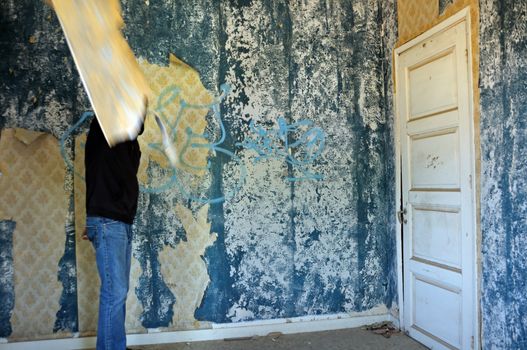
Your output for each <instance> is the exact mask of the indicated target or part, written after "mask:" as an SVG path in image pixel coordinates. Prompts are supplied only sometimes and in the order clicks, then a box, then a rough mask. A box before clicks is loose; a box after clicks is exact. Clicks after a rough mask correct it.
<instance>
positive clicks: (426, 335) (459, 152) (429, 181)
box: [396, 20, 475, 349]
mask: <svg viewBox="0 0 527 350" xmlns="http://www.w3.org/2000/svg"><path fill="white" fill-rule="evenodd" d="M421 38H422V40H418V41H417V42H413V43H412V45H411V46H410V47H407V48H406V49H404V50H400V51H399V50H398V51H396V53H397V61H396V74H397V76H396V84H397V85H396V105H397V115H398V124H399V140H400V141H399V142H400V156H401V181H402V186H401V196H402V206H403V209H404V210H405V213H404V214H405V215H404V220H402V221H404V223H403V225H402V244H403V247H402V248H403V266H404V268H403V275H404V301H403V304H404V310H403V311H404V313H403V315H404V321H403V323H404V329H405V330H406V331H407V332H408V334H409V335H410V336H411V337H412V338H415V339H416V340H418V341H419V342H421V343H423V344H424V345H426V346H428V347H430V348H431V349H471V348H472V347H473V346H474V344H473V341H474V340H473V335H474V329H475V327H474V322H475V320H474V318H475V317H474V310H475V303H474V267H475V265H474V254H475V243H474V236H475V234H474V222H475V219H474V215H475V214H474V209H473V198H474V193H473V185H472V182H473V168H474V166H473V164H474V161H473V148H474V146H473V137H472V108H471V100H470V98H471V94H470V91H469V89H470V88H471V85H470V78H469V63H468V62H469V60H468V56H469V55H468V51H467V50H468V49H469V48H468V47H467V23H466V21H465V20H461V21H458V22H457V23H453V24H452V25H450V26H449V27H447V28H444V29H443V30H441V31H437V30H436V33H435V34H433V35H431V36H428V37H427V36H426V35H423V36H421ZM418 39H419V38H418Z"/></svg>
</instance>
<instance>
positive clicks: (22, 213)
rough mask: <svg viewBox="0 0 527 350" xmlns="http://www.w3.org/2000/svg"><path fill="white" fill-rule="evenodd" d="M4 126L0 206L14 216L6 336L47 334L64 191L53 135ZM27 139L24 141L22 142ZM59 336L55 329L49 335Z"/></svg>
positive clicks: (55, 292)
mask: <svg viewBox="0 0 527 350" xmlns="http://www.w3.org/2000/svg"><path fill="white" fill-rule="evenodd" d="M29 134H31V135H29V136H28V132H26V131H22V130H16V129H4V130H2V134H1V137H0V150H1V152H0V163H1V164H4V167H5V169H4V172H3V175H2V177H0V193H2V196H1V197H0V211H1V212H2V213H3V215H4V216H5V217H4V218H0V219H11V220H14V221H16V222H17V226H16V230H15V232H14V235H13V262H14V289H15V307H14V310H13V316H12V318H11V323H12V327H13V333H12V334H11V336H10V338H11V339H22V338H28V337H29V338H34V337H38V336H49V335H50V334H53V325H54V323H55V317H56V313H57V311H58V310H59V300H60V296H61V291H62V285H61V284H60V283H59V281H58V279H57V274H58V266H59V260H60V259H61V257H62V254H63V251H64V246H65V233H64V228H65V220H66V217H67V214H68V195H67V193H66V192H65V191H64V177H65V167H64V162H63V160H62V157H61V155H60V152H59V147H58V142H57V139H55V138H54V137H53V136H51V135H48V134H41V133H34V132H33V133H29ZM26 142H27V143H26ZM55 336H59V335H55Z"/></svg>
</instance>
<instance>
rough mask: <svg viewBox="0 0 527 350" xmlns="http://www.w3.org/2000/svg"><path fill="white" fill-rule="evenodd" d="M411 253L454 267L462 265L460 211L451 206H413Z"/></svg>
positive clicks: (458, 267)
mask: <svg viewBox="0 0 527 350" xmlns="http://www.w3.org/2000/svg"><path fill="white" fill-rule="evenodd" d="M412 225H413V231H414V232H415V231H416V229H419V228H420V227H428V230H425V231H423V232H422V234H420V235H414V236H413V237H412V238H413V242H412V248H413V252H412V256H414V257H417V258H420V259H423V260H428V261H430V262H436V263H438V264H443V265H446V266H449V267H452V268H457V269H460V268H461V234H460V229H461V223H460V215H459V211H455V210H452V209H450V208H429V207H414V210H413V220H412Z"/></svg>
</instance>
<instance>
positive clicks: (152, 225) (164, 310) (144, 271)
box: [133, 164, 184, 328]
mask: <svg viewBox="0 0 527 350" xmlns="http://www.w3.org/2000/svg"><path fill="white" fill-rule="evenodd" d="M150 167H154V165H153V164H150ZM171 205H172V203H170V202H169V201H167V200H166V198H164V196H163V195H160V194H143V193H142V194H141V195H140V199H139V209H138V213H139V214H138V215H137V217H136V221H135V224H134V228H133V230H134V242H135V244H136V245H137V246H136V247H135V246H134V250H133V256H134V257H135V258H136V259H137V260H138V261H139V264H140V266H141V276H140V277H139V281H138V283H137V287H136V288H135V293H136V295H137V298H138V299H139V301H140V302H141V305H142V307H143V312H142V313H141V316H140V320H141V324H142V325H143V327H145V328H158V327H168V326H169V325H170V324H171V322H172V318H173V316H174V311H173V306H174V303H175V302H176V297H175V296H174V294H173V293H172V292H171V291H170V289H169V288H168V286H167V285H166V283H165V281H164V278H163V275H162V274H161V264H160V262H159V252H160V251H161V249H162V248H163V246H164V245H167V244H172V245H173V244H177V242H179V240H180V239H181V238H184V236H183V237H181V236H180V237H172V236H171V235H169V234H168V232H167V229H166V223H165V219H164V218H163V215H164V214H166V213H167V212H168V211H169V210H170V209H169V207H170V206H171ZM178 234H180V235H184V231H178Z"/></svg>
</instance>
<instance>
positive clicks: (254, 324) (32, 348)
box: [0, 308, 397, 350]
mask: <svg viewBox="0 0 527 350" xmlns="http://www.w3.org/2000/svg"><path fill="white" fill-rule="evenodd" d="M377 312H382V313H377ZM384 321H391V322H393V323H395V322H396V321H397V320H396V319H395V318H394V317H393V316H392V315H391V314H390V313H389V312H388V310H386V309H385V308H375V309H372V310H369V311H366V312H362V313H355V314H336V315H324V316H306V317H295V318H287V319H273V320H262V321H251V322H239V323H228V324H213V325H212V328H211V329H199V330H191V331H171V332H159V333H145V334H128V335H127V343H128V345H129V346H135V345H148V344H168V343H183V342H195V341H207V340H221V339H235V338H245V337H254V336H266V335H268V334H270V333H275V332H279V333H283V334H293V333H307V332H320V331H330V330H337V329H347V328H356V327H361V326H364V325H367V324H372V323H377V322H384ZM90 348H91V349H93V348H95V337H80V338H67V339H50V340H37V341H25V342H12V343H7V344H0V350H71V349H90Z"/></svg>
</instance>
